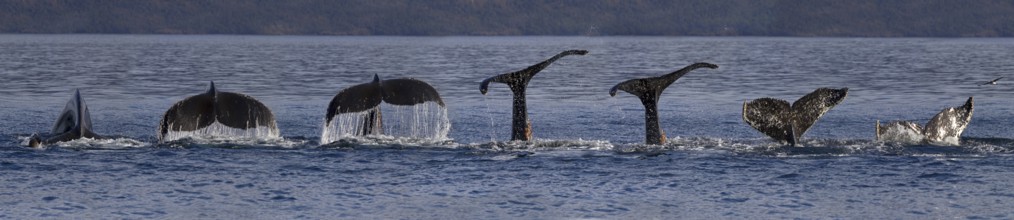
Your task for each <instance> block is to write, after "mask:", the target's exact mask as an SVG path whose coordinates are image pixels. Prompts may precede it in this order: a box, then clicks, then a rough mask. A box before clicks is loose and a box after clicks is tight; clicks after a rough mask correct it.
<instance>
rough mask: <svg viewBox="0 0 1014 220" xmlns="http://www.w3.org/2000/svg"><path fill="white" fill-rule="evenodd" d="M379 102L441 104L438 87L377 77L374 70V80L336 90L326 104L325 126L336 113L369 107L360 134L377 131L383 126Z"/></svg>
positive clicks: (414, 80) (401, 79)
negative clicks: (335, 93)
mask: <svg viewBox="0 0 1014 220" xmlns="http://www.w3.org/2000/svg"><path fill="white" fill-rule="evenodd" d="M381 102H386V103H388V104H392V105H416V104H422V103H425V102H436V103H437V105H440V107H444V100H443V99H441V98H440V94H439V93H437V89H435V88H433V86H430V84H427V83H426V82H423V81H421V80H418V79H412V78H399V79H388V80H380V76H379V75H376V74H374V75H373V81H371V82H369V83H363V84H359V85H354V86H351V87H348V88H345V89H342V90H341V91H339V92H338V94H337V95H335V96H334V98H332V99H331V103H330V104H329V105H328V107H327V115H326V116H325V119H324V126H327V125H329V124H331V121H332V120H333V119H334V117H335V116H338V115H339V114H342V113H351V112H364V111H370V112H369V113H368V114H366V115H365V116H364V117H366V118H365V119H364V122H363V123H364V126H363V131H362V134H377V133H380V132H381V131H382V130H383V124H382V123H381V121H382V120H381V112H380V109H379V107H378V106H380V103H381Z"/></svg>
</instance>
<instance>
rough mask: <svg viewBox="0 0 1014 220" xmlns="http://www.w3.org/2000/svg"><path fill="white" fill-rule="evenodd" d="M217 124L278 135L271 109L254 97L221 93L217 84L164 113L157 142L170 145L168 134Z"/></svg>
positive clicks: (212, 84) (178, 103) (177, 103)
mask: <svg viewBox="0 0 1014 220" xmlns="http://www.w3.org/2000/svg"><path fill="white" fill-rule="evenodd" d="M215 122H218V123H221V124H222V125H225V126H226V127H230V128H236V129H244V130H245V129H251V128H260V127H265V128H268V129H269V130H271V131H272V132H273V133H278V132H277V131H278V126H277V125H276V124H275V116H274V114H272V113H271V109H268V107H267V106H265V105H264V104H263V103H261V102H260V101H257V100H256V99H254V98H253V97H250V96H247V95H244V94H240V93H233V92H222V91H219V90H218V89H216V88H215V82H211V84H210V86H209V88H208V91H207V92H204V93H202V94H198V95H194V96H190V97H187V98H186V99H183V100H181V101H179V102H176V104H173V106H172V107H170V108H169V110H167V111H166V112H165V115H164V116H163V117H162V121H161V122H160V123H159V129H158V139H159V141H167V140H165V138H166V135H167V134H168V133H169V132H180V131H196V130H199V129H202V128H207V127H208V126H211V125H212V124H214V123H215Z"/></svg>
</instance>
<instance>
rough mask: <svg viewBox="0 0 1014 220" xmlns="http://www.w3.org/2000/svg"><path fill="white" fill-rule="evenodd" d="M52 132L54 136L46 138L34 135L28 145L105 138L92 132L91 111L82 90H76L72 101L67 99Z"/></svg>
mask: <svg viewBox="0 0 1014 220" xmlns="http://www.w3.org/2000/svg"><path fill="white" fill-rule="evenodd" d="M50 134H51V135H53V136H52V137H48V138H45V139H44V138H42V137H41V136H39V135H32V137H31V138H30V139H29V141H28V145H29V146H31V147H41V146H42V145H46V144H52V143H56V142H63V141H70V140H74V139H79V138H94V139H102V138H104V137H102V136H101V135H98V134H95V132H92V119H91V113H90V112H89V111H88V105H87V104H85V101H84V99H82V98H81V90H75V91H74V96H73V97H71V98H70V101H67V105H66V106H65V107H64V108H63V112H61V113H60V116H59V117H57V118H56V122H55V123H54V125H53V129H52V130H51V131H50Z"/></svg>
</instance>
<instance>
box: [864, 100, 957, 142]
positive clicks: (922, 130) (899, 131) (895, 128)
mask: <svg viewBox="0 0 1014 220" xmlns="http://www.w3.org/2000/svg"><path fill="white" fill-rule="evenodd" d="M974 105H975V103H974V101H973V97H968V100H967V101H965V104H964V105H962V106H958V107H952V108H945V109H943V110H941V111H940V112H939V113H937V114H936V115H934V116H933V118H932V119H930V120H929V122H927V123H926V126H925V127H922V126H919V124H916V123H914V122H910V121H894V122H891V123H887V124H885V125H881V124H880V122H879V121H877V129H876V132H877V133H876V137H877V140H879V141H895V142H904V143H927V144H935V145H958V144H959V143H958V139H959V138H960V137H961V133H963V132H964V131H965V128H967V127H968V123H969V122H971V121H972V112H973V109H974Z"/></svg>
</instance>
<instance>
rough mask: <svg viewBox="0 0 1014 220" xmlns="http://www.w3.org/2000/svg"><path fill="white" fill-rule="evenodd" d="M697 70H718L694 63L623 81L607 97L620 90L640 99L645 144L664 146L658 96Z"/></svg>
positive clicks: (708, 64)
mask: <svg viewBox="0 0 1014 220" xmlns="http://www.w3.org/2000/svg"><path fill="white" fill-rule="evenodd" d="M698 68H711V69H715V68H718V65H715V64H710V63H694V64H690V65H688V66H686V67H683V69H680V70H676V71H675V72H672V73H669V74H665V75H662V76H658V77H651V78H641V79H631V80H627V81H623V82H621V83H619V84H616V86H613V88H612V89H610V90H609V96H616V91H617V90H622V91H624V92H627V93H630V94H633V95H635V96H637V98H639V99H641V104H643V105H644V126H645V143H647V144H665V142H666V137H665V132H664V131H662V128H660V126H659V119H658V99H659V96H661V95H662V91H664V90H665V89H666V88H668V87H669V85H672V84H673V83H674V82H676V80H678V79H679V78H680V77H683V75H686V74H687V73H689V72H690V71H691V70H695V69H698Z"/></svg>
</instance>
